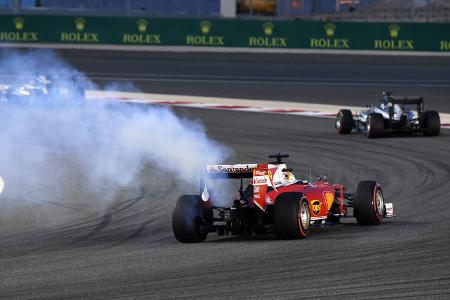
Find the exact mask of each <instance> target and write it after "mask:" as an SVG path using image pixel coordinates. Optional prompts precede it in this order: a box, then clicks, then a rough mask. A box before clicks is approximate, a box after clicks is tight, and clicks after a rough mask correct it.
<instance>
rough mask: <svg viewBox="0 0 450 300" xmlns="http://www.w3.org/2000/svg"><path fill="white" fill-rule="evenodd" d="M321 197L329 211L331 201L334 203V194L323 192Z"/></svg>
mask: <svg viewBox="0 0 450 300" xmlns="http://www.w3.org/2000/svg"><path fill="white" fill-rule="evenodd" d="M323 197H324V198H325V200H326V201H327V207H328V210H330V208H331V205H333V201H334V193H332V192H328V191H326V192H323Z"/></svg>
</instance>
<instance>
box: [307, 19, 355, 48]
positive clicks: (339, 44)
mask: <svg viewBox="0 0 450 300" xmlns="http://www.w3.org/2000/svg"><path fill="white" fill-rule="evenodd" d="M323 28H324V30H325V31H324V32H325V36H326V38H311V39H310V40H309V46H310V47H311V48H319V49H349V48H350V41H349V39H339V38H335V37H334V35H335V33H336V28H337V27H336V25H335V24H333V23H327V24H325V26H324V27H323Z"/></svg>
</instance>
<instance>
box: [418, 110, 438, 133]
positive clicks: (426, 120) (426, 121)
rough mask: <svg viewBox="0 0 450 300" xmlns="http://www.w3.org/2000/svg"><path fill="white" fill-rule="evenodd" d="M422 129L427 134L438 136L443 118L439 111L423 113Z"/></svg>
mask: <svg viewBox="0 0 450 300" xmlns="http://www.w3.org/2000/svg"><path fill="white" fill-rule="evenodd" d="M422 129H423V134H424V135H425V136H437V135H439V133H440V131H441V118H440V117H439V113H438V112H437V111H425V112H424V113H423V115H422Z"/></svg>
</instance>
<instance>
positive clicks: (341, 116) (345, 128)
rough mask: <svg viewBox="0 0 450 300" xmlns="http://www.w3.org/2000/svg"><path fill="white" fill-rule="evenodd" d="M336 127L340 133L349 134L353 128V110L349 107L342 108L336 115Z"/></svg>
mask: <svg viewBox="0 0 450 300" xmlns="http://www.w3.org/2000/svg"><path fill="white" fill-rule="evenodd" d="M334 127H335V128H336V130H337V132H338V133H339V134H349V133H350V132H351V131H352V128H353V116H352V112H351V111H350V110H348V109H341V110H340V111H339V112H338V114H337V115H336V123H335V124H334Z"/></svg>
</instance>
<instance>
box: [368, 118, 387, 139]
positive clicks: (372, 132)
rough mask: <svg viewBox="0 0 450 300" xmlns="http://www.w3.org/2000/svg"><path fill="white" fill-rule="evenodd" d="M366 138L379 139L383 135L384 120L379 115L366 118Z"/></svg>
mask: <svg viewBox="0 0 450 300" xmlns="http://www.w3.org/2000/svg"><path fill="white" fill-rule="evenodd" d="M366 124H367V137H368V138H379V137H382V136H383V133H384V118H383V116H382V115H380V114H376V113H374V114H370V115H369V116H368V117H367V123H366Z"/></svg>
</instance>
